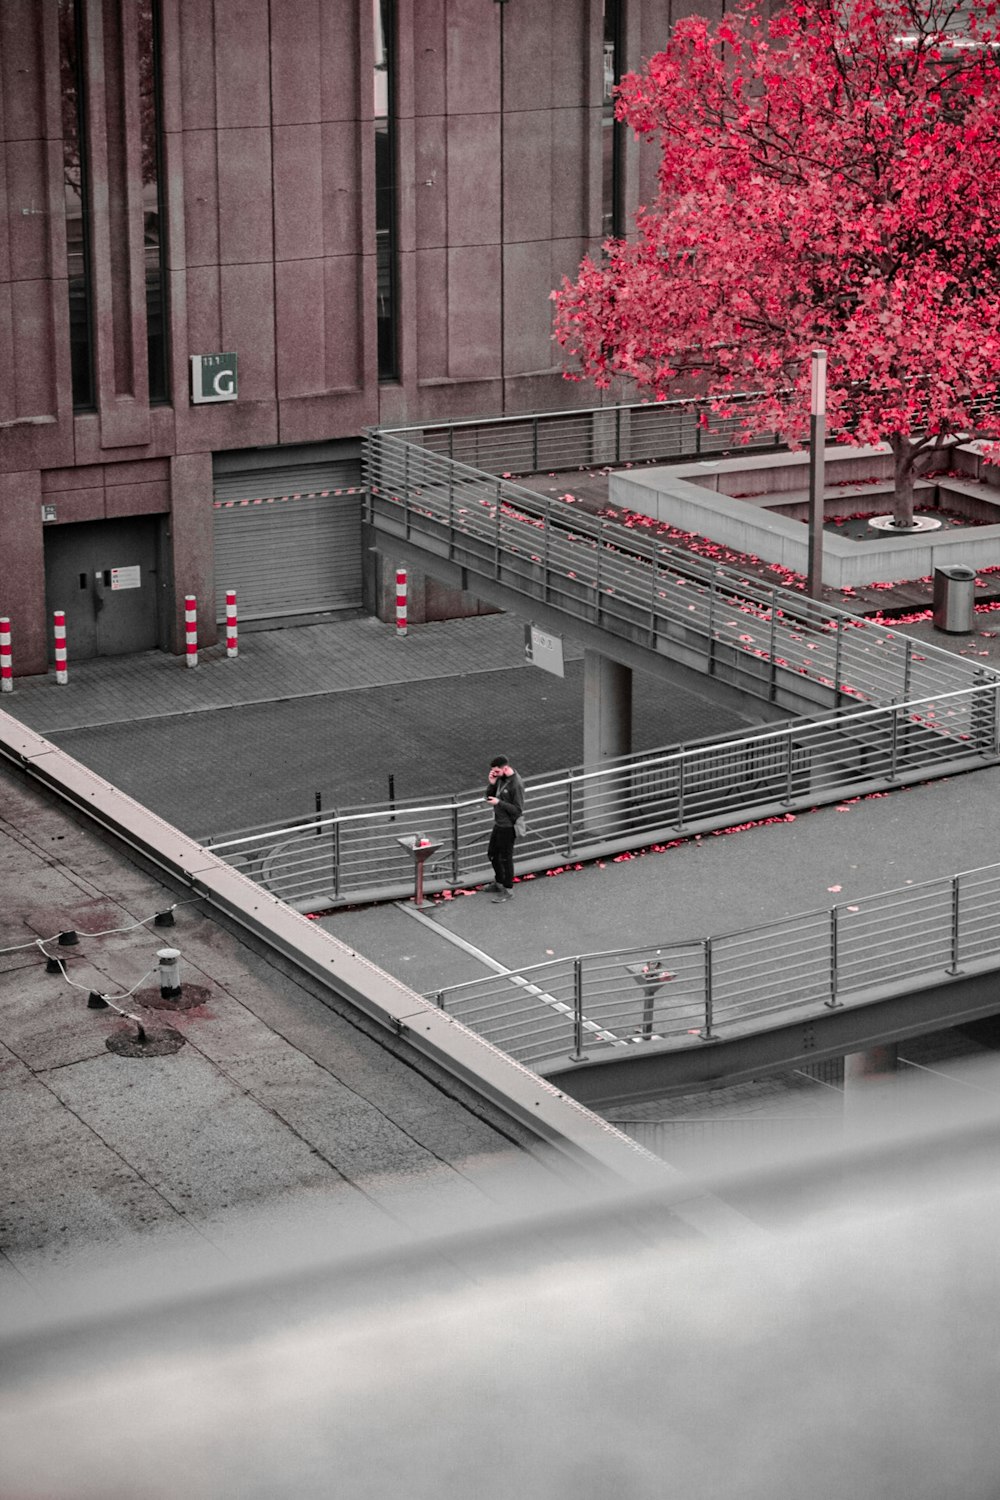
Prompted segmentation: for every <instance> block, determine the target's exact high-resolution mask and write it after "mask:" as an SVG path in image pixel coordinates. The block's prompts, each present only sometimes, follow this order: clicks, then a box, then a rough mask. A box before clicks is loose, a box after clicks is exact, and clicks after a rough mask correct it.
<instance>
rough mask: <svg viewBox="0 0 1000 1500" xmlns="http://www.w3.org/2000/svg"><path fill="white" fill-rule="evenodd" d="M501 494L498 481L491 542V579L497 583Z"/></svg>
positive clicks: (498, 578)
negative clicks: (493, 530)
mask: <svg viewBox="0 0 1000 1500" xmlns="http://www.w3.org/2000/svg"><path fill="white" fill-rule="evenodd" d="M501 493H502V483H501V481H500V480H499V479H498V480H497V495H496V531H495V533H494V541H493V577H494V578H495V579H496V581H497V583H499V582H500V507H501V505H502V503H503V502H502V500H501Z"/></svg>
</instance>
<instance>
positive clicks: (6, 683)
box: [0, 615, 14, 693]
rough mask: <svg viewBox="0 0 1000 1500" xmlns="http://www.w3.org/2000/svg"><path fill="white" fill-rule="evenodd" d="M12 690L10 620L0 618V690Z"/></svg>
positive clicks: (12, 669) (6, 691)
mask: <svg viewBox="0 0 1000 1500" xmlns="http://www.w3.org/2000/svg"><path fill="white" fill-rule="evenodd" d="M13 691H14V667H13V661H12V657H11V654H10V620H9V619H8V618H7V616H6V615H4V616H3V617H2V618H0V692H4V693H12V692H13Z"/></svg>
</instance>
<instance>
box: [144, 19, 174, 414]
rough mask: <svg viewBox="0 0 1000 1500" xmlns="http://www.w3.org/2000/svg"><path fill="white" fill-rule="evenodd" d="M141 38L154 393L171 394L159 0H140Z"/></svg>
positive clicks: (165, 397) (155, 397)
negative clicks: (162, 162)
mask: <svg viewBox="0 0 1000 1500" xmlns="http://www.w3.org/2000/svg"><path fill="white" fill-rule="evenodd" d="M136 6H137V21H138V27H137V31H138V42H139V129H140V143H141V150H142V223H143V246H144V256H145V262H146V357H147V362H148V366H149V399H150V401H151V402H164V401H169V399H170V384H169V373H168V370H169V359H168V356H169V350H168V344H167V281H166V266H165V255H164V249H165V246H164V238H163V222H164V219H163V190H162V182H163V173H162V171H161V155H160V148H161V142H162V140H163V131H162V103H161V101H162V94H161V91H160V25H159V22H160V15H159V11H160V6H159V0H136Z"/></svg>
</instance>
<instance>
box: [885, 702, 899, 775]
mask: <svg viewBox="0 0 1000 1500" xmlns="http://www.w3.org/2000/svg"><path fill="white" fill-rule="evenodd" d="M898 753H899V709H898V708H894V709H893V710H892V718H891V719H890V721H889V775H888V778H887V779H888V780H889V781H895V780H896V759H897V756H898Z"/></svg>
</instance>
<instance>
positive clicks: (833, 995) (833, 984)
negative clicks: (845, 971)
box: [823, 906, 842, 1010]
mask: <svg viewBox="0 0 1000 1500" xmlns="http://www.w3.org/2000/svg"><path fill="white" fill-rule="evenodd" d="M839 920H840V908H839V907H837V906H831V907H830V998H829V1000H825V1001H824V1002H823V1003H824V1004H825V1006H826V1008H827V1010H837V1009H838V1008H839V1007H840V1005H841V1003H842V1002H841V1001H840V1000H838V999H837V990H838V988H839V984H840V974H839V972H838V952H837V948H838V941H839V925H838V924H839Z"/></svg>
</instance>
